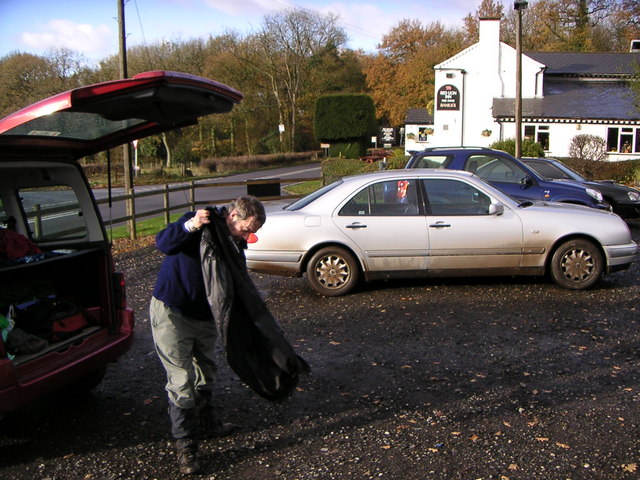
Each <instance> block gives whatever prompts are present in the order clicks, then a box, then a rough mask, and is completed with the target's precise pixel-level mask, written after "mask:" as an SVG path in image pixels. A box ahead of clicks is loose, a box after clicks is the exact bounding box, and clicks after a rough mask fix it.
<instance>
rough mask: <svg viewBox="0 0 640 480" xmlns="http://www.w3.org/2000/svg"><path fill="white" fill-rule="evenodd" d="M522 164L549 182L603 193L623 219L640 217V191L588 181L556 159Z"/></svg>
mask: <svg viewBox="0 0 640 480" xmlns="http://www.w3.org/2000/svg"><path fill="white" fill-rule="evenodd" d="M521 160H522V162H523V163H524V164H525V165H527V166H529V167H531V168H532V169H534V170H535V171H536V172H537V173H538V174H539V175H541V176H542V177H544V178H545V179H547V180H555V181H560V182H567V181H569V182H576V183H580V184H582V185H584V186H586V187H589V188H593V189H596V190H598V191H599V192H600V193H602V196H603V198H604V201H605V202H606V203H608V204H609V205H611V208H612V209H613V211H614V212H615V213H617V214H618V215H620V216H621V217H622V218H637V217H638V216H640V191H639V190H637V189H635V188H631V187H628V186H626V185H622V184H620V183H616V182H614V181H613V180H587V179H586V178H585V177H583V176H582V175H580V174H579V173H578V172H576V171H574V170H573V169H571V168H569V167H568V166H567V165H565V164H564V163H562V162H561V161H559V160H556V159H555V158H522V159H521Z"/></svg>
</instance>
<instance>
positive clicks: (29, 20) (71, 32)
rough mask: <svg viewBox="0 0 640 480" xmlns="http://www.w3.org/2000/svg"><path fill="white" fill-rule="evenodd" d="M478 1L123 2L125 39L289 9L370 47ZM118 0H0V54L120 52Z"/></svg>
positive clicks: (202, 32) (196, 33) (452, 18)
mask: <svg viewBox="0 0 640 480" xmlns="http://www.w3.org/2000/svg"><path fill="white" fill-rule="evenodd" d="M480 1H481V0H449V1H447V2H443V1H442V0H359V1H346V0H339V1H332V0H126V3H125V24H126V30H127V45H128V46H134V45H144V44H152V43H155V42H158V41H162V40H188V39H191V38H206V37H207V36H208V35H210V34H211V35H214V36H215V35H220V34H223V33H224V32H226V31H228V30H233V31H236V32H238V33H240V34H242V35H246V34H249V33H252V32H255V31H257V30H258V27H259V26H260V24H261V22H262V19H263V17H264V16H265V15H268V14H273V13H276V12H279V11H282V10H286V9H288V8H293V7H298V8H308V9H313V10H317V11H319V12H322V13H328V12H333V13H335V14H338V15H339V17H340V23H341V26H342V27H343V28H344V29H345V31H346V33H347V35H348V36H349V40H350V41H349V44H348V46H349V47H351V48H362V49H364V50H365V51H373V50H375V47H376V45H377V44H378V43H379V42H380V41H381V39H382V36H383V35H385V34H386V33H388V32H389V31H390V29H391V28H392V27H393V26H395V25H397V23H398V22H399V21H400V20H403V19H418V20H419V21H420V22H421V23H422V24H424V25H427V24H429V23H431V22H435V21H440V22H442V23H443V24H444V25H447V26H460V25H461V24H462V19H463V18H464V16H465V15H467V14H468V13H473V12H475V10H476V9H477V6H478V4H479V3H480ZM117 18H118V0H0V32H1V38H2V42H0V57H3V56H5V55H7V54H8V53H12V52H15V51H20V52H28V53H33V54H38V55H41V54H44V53H46V52H47V51H48V50H50V49H51V48H58V47H67V48H70V49H73V50H76V51H78V52H80V53H82V54H83V55H84V56H85V57H86V58H87V59H88V60H89V61H95V60H99V59H102V58H104V57H106V56H108V55H113V54H116V53H117V52H118V23H117Z"/></svg>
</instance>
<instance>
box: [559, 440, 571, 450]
mask: <svg viewBox="0 0 640 480" xmlns="http://www.w3.org/2000/svg"><path fill="white" fill-rule="evenodd" d="M556 445H557V446H559V447H561V448H564V449H566V450H569V449H570V448H571V447H570V446H569V445H567V444H566V443H560V442H556Z"/></svg>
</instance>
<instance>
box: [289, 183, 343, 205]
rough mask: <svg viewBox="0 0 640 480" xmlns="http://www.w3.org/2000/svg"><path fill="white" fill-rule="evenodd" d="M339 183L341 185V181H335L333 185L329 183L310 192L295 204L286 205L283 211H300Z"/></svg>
mask: <svg viewBox="0 0 640 480" xmlns="http://www.w3.org/2000/svg"><path fill="white" fill-rule="evenodd" d="M341 183H342V179H340V180H337V181H335V182H333V183H331V184H329V185H326V186H324V187H322V188H320V189H318V190H316V191H315V192H312V193H310V194H309V195H307V196H305V197H302V198H301V199H300V200H296V201H295V202H293V203H291V204H289V205H287V206H286V207H284V208H283V210H290V211H295V210H300V209H301V208H304V207H306V206H307V205H309V204H310V203H311V202H314V201H315V200H316V199H318V198H320V197H321V196H323V195H324V194H325V193H327V192H328V191H330V190H333V189H334V188H336V187H337V186H338V185H340V184H341Z"/></svg>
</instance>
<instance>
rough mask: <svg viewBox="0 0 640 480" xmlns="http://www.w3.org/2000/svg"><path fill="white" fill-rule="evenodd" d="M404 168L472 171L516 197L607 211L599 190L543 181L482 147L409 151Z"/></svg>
mask: <svg viewBox="0 0 640 480" xmlns="http://www.w3.org/2000/svg"><path fill="white" fill-rule="evenodd" d="M405 168H445V169H449V170H466V171H468V172H472V173H475V174H476V175H477V176H479V177H480V178H482V179H483V180H484V181H486V182H488V183H490V184H492V185H493V186H494V187H496V188H497V189H499V190H501V191H502V192H504V193H506V194H508V195H510V196H512V197H513V198H516V199H518V200H523V201H525V200H532V201H533V200H542V201H548V202H562V203H573V204H577V205H586V206H589V207H593V208H597V209H601V210H610V209H611V207H610V206H609V204H608V203H606V202H605V201H604V199H603V196H602V193H601V192H600V191H599V190H597V189H595V188H591V187H589V186H585V185H581V184H579V183H574V182H555V181H551V180H547V179H545V178H543V177H542V176H540V175H539V174H538V173H536V171H535V170H533V169H532V168H530V167H528V166H527V165H525V164H524V163H523V162H521V161H520V160H518V159H517V158H515V157H513V156H511V155H509V154H508V153H506V152H502V151H500V150H493V149H490V148H483V147H434V148H426V149H425V150H421V151H419V152H412V153H411V157H410V158H409V161H408V162H407V165H406V167H405Z"/></svg>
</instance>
